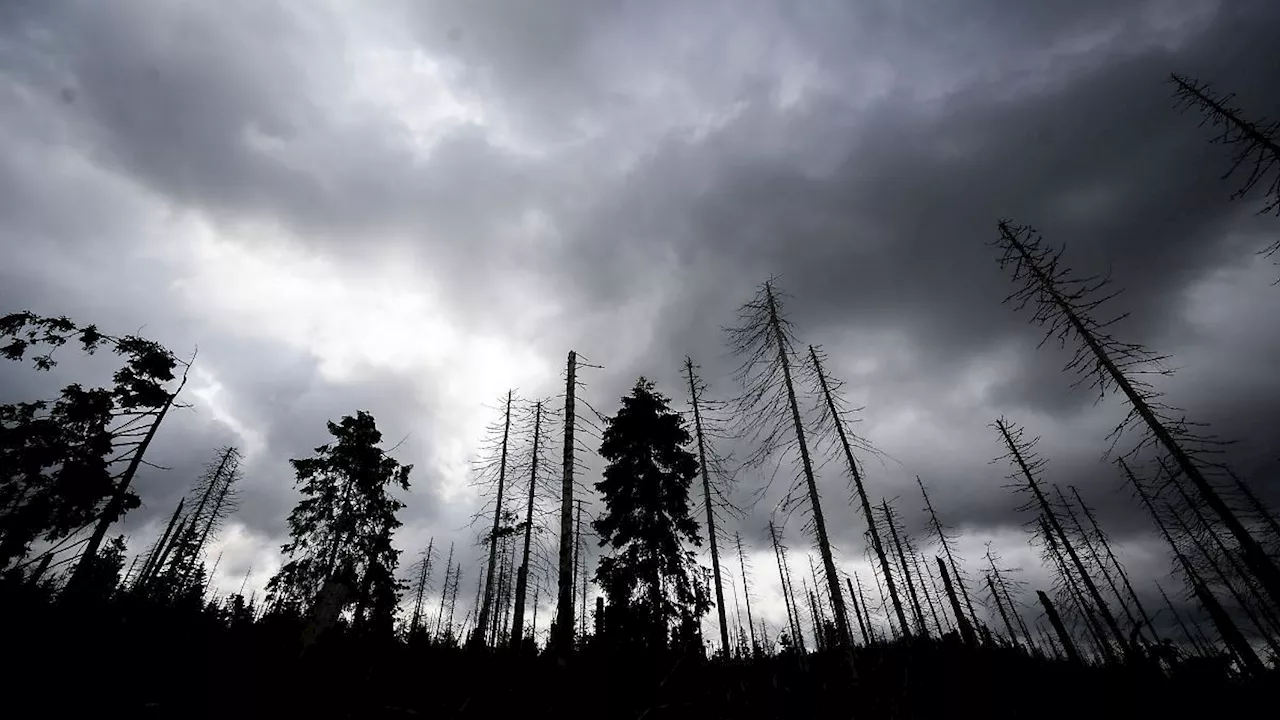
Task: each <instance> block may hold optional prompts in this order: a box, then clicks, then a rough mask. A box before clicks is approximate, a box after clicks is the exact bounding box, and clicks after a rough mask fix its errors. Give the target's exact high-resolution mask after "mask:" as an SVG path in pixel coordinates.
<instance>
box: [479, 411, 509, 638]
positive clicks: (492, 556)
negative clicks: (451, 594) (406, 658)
mask: <svg viewBox="0 0 1280 720" xmlns="http://www.w3.org/2000/svg"><path fill="white" fill-rule="evenodd" d="M511 394H512V393H511V391H510V390H508V391H507V407H506V411H505V412H504V413H503V419H502V449H501V451H500V452H501V457H500V458H499V460H498V497H497V499H496V500H495V501H494V505H493V527H492V528H491V529H490V530H489V566H488V568H487V569H486V570H485V580H484V599H483V600H482V601H481V603H480V615H479V616H478V619H477V620H476V628H475V633H474V634H473V635H472V636H471V637H472V643H473V644H475V645H480V644H483V643H484V640H485V638H486V637H487V636H488V630H489V616H490V614H491V613H492V612H493V592H494V587H493V574H494V571H495V570H496V569H497V564H498V527H499V525H500V524H501V522H502V495H503V493H504V492H506V485H507V440H508V439H509V438H510V436H511Z"/></svg>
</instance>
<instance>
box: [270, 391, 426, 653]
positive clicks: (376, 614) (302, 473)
mask: <svg viewBox="0 0 1280 720" xmlns="http://www.w3.org/2000/svg"><path fill="white" fill-rule="evenodd" d="M328 429H329V434H330V435H332V436H333V437H334V442H331V443H329V444H326V445H321V446H320V447H317V448H316V450H315V452H316V454H315V456H314V457H310V458H303V459H295V460H290V461H289V462H290V464H292V465H293V467H294V470H295V471H297V475H298V480H297V482H298V484H299V485H300V486H301V487H300V488H299V489H300V490H301V492H302V494H303V495H304V498H303V500H302V501H300V502H299V503H298V504H297V506H295V507H294V509H293V512H292V513H290V514H289V535H290V536H291V538H292V540H290V542H288V543H286V544H285V545H284V546H283V547H282V548H281V550H282V552H284V554H285V555H286V556H288V557H289V558H290V559H289V561H288V562H286V563H285V564H284V566H283V567H281V568H280V572H279V573H277V574H276V575H275V576H274V577H272V578H271V581H270V582H269V583H268V585H267V589H268V592H269V593H270V598H269V601H270V602H271V603H273V604H275V605H277V606H279V607H282V608H293V609H297V610H300V611H306V612H311V611H313V610H316V609H317V605H318V604H319V603H320V600H321V591H322V589H324V588H325V586H326V584H328V583H329V582H331V581H332V582H334V583H337V584H339V585H341V586H345V589H344V591H343V592H342V593H341V594H340V595H341V597H342V599H341V600H340V601H338V605H339V607H340V608H341V607H345V605H347V604H348V603H354V604H355V606H356V608H355V612H356V619H357V622H358V623H362V624H366V625H367V626H369V627H372V628H374V629H377V630H380V631H387V632H389V631H390V630H391V623H392V619H393V616H394V613H395V608H396V603H397V600H398V595H399V592H400V591H401V590H402V589H403V585H402V583H400V582H399V581H398V580H396V578H395V570H396V564H397V563H398V562H399V557H400V551H399V550H396V549H395V548H394V547H392V545H391V533H392V531H393V530H395V529H396V528H397V527H400V521H399V520H398V519H396V512H397V511H399V510H400V509H401V508H403V507H404V503H403V502H401V501H400V500H397V499H396V498H394V497H393V496H392V495H391V494H390V493H389V492H388V491H389V490H390V489H391V486H398V487H399V488H401V489H402V490H408V489H409V472H410V471H411V470H412V469H413V466H412V465H401V464H400V463H398V462H396V461H395V460H394V459H393V458H391V457H389V456H387V454H386V451H384V450H383V449H382V448H380V447H378V444H379V443H380V442H381V441H382V433H380V432H378V428H377V424H376V423H375V422H374V419H373V416H372V415H370V414H369V413H367V412H364V411H360V412H358V413H356V415H355V416H354V417H352V416H346V417H344V418H342V420H341V422H338V423H334V422H330V423H328Z"/></svg>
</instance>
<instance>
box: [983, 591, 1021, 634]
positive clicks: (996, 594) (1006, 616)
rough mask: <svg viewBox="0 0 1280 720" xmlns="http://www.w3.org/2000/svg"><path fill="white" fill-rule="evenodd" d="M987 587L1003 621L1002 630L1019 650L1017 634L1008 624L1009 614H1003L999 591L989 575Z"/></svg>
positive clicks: (1010, 624)
mask: <svg viewBox="0 0 1280 720" xmlns="http://www.w3.org/2000/svg"><path fill="white" fill-rule="evenodd" d="M987 587H988V588H990V589H991V597H992V598H993V599H994V600H995V601H996V608H997V609H998V610H999V611H1000V619H1001V620H1003V621H1004V628H1005V630H1006V631H1008V633H1009V642H1010V643H1012V644H1013V646H1014V647H1015V648H1018V649H1021V648H1022V646H1021V645H1020V644H1019V643H1018V633H1017V632H1015V631H1014V629H1013V623H1011V622H1009V614H1008V613H1007V612H1005V609H1004V602H1003V601H1001V600H1000V591H999V590H997V589H996V584H995V581H994V580H992V579H991V575H990V574H988V575H987Z"/></svg>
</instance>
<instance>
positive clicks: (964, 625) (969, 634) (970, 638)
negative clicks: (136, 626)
mask: <svg viewBox="0 0 1280 720" xmlns="http://www.w3.org/2000/svg"><path fill="white" fill-rule="evenodd" d="M934 560H937V561H938V572H939V573H941V574H942V585H943V587H944V588H945V589H946V591H947V599H948V600H950V601H951V611H952V612H953V613H955V616H956V625H957V626H959V628H960V637H961V639H963V640H964V642H965V644H966V645H971V646H975V647H976V646H977V644H978V637H977V636H976V635H974V633H973V625H972V624H971V623H970V622H969V618H967V617H965V614H964V611H963V610H961V609H960V599H959V598H957V597H956V589H955V587H954V586H953V585H952V584H951V576H950V575H948V574H947V566H946V565H945V564H944V563H943V562H942V558H940V557H935V558H934Z"/></svg>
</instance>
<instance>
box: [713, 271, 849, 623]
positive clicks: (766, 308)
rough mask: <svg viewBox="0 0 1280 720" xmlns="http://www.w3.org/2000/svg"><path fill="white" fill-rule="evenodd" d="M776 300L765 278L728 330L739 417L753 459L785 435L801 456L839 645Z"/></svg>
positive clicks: (829, 570) (786, 326) (840, 611)
mask: <svg viewBox="0 0 1280 720" xmlns="http://www.w3.org/2000/svg"><path fill="white" fill-rule="evenodd" d="M780 301H781V298H780V297H779V294H778V293H776V292H775V291H774V287H773V281H772V280H771V281H769V282H766V283H765V284H764V285H763V286H762V287H761V288H760V290H759V292H757V293H756V296H755V297H754V298H753V299H752V300H751V301H749V302H748V303H746V304H745V305H743V306H742V307H741V308H740V310H739V320H740V324H739V326H738V327H736V328H733V329H731V330H730V331H729V337H730V345H731V346H732V348H733V352H734V354H735V355H737V356H738V357H739V358H741V359H742V364H741V365H740V366H739V368H738V371H737V378H738V380H739V382H740V383H741V385H742V386H743V388H744V394H743V395H742V396H740V397H739V399H738V402H737V406H738V407H737V408H736V409H737V411H738V412H737V416H738V417H740V418H743V419H744V420H745V422H746V423H747V426H746V428H745V429H746V430H747V434H748V435H749V436H750V437H751V438H752V439H754V440H756V441H758V442H759V444H758V445H757V450H756V454H755V456H754V458H753V459H755V460H757V461H759V460H763V459H764V458H765V457H768V456H770V455H772V454H773V453H774V452H775V451H776V450H777V449H778V448H779V447H780V446H781V445H782V443H783V439H784V438H786V437H792V438H794V442H795V447H796V449H797V451H798V452H799V454H800V463H801V470H802V477H803V480H804V485H805V487H806V489H807V495H808V500H809V509H810V511H811V514H812V521H813V529H814V534H815V535H816V540H817V545H818V553H819V555H820V556H821V557H822V567H823V571H824V572H825V574H826V581H827V589H828V591H829V592H830V594H831V600H832V603H833V604H834V610H835V616H836V618H835V620H836V632H837V634H838V637H839V640H840V643H841V644H842V645H843V646H845V647H848V646H849V621H848V617H847V616H846V614H845V607H844V598H843V596H842V595H841V593H840V581H839V576H838V575H837V574H836V565H835V559H834V557H833V555H832V552H831V542H830V540H829V539H828V537H827V524H826V520H825V519H824V517H823V514H822V502H821V500H820V499H819V497H818V484H817V480H816V478H815V477H814V470H813V461H812V459H811V458H810V455H809V445H808V443H807V441H806V438H805V430H804V424H803V422H802V421H801V415H800V404H799V402H798V401H797V399H796V390H795V384H794V382H793V381H792V374H791V367H792V364H793V362H794V360H795V350H794V348H795V344H796V340H795V336H794V333H793V332H792V330H791V323H790V321H788V320H787V319H786V317H785V315H784V314H783V312H782V308H781V302H780ZM787 418H789V419H790V426H791V432H790V433H787V432H786V429H785V428H786V427H787V425H788V423H787Z"/></svg>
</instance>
